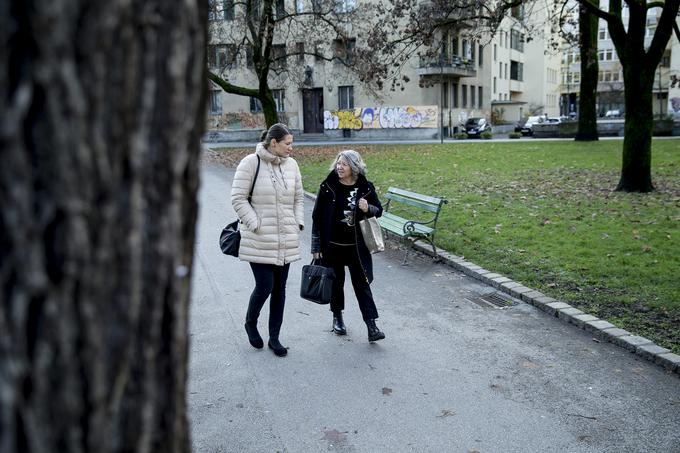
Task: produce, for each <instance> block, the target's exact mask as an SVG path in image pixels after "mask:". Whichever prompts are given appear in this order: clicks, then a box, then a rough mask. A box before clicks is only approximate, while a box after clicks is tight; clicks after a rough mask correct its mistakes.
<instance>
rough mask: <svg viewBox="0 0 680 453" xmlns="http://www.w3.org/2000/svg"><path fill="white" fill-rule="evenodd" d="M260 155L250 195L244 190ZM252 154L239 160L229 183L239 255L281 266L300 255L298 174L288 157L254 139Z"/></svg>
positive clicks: (301, 223) (301, 213)
mask: <svg viewBox="0 0 680 453" xmlns="http://www.w3.org/2000/svg"><path fill="white" fill-rule="evenodd" d="M255 154H257V156H260V159H261V161H260V172H259V174H258V175H257V181H255V188H254V190H253V198H252V199H251V203H252V205H251V203H248V193H249V192H250V186H251V184H252V180H253V177H254V176H255V171H256V169H257V156H256V155H255ZM255 154H250V155H248V156H246V157H244V158H243V160H241V162H240V163H239V164H238V167H237V168H236V174H235V175H234V182H233V184H232V187H231V204H232V206H233V207H234V210H235V211H236V214H237V215H238V218H239V219H241V247H240V249H239V258H240V259H241V260H244V261H248V262H251V263H262V264H274V265H276V266H283V265H284V264H286V263H290V262H293V261H296V260H299V259H300V231H301V230H302V228H303V227H304V199H303V197H304V194H303V191H302V177H301V176H300V169H299V167H298V164H297V162H296V161H295V159H293V158H292V157H279V156H276V155H274V154H273V153H271V152H269V151H268V150H267V149H266V148H265V147H264V144H263V143H258V145H257V147H256V149H255Z"/></svg>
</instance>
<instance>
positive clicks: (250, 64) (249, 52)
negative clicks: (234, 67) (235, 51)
mask: <svg viewBox="0 0 680 453" xmlns="http://www.w3.org/2000/svg"><path fill="white" fill-rule="evenodd" d="M253 66H255V62H254V61H253V48H252V47H250V46H247V47H246V67H248V68H252V67H253Z"/></svg>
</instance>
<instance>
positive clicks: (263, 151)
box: [255, 142, 288, 165]
mask: <svg viewBox="0 0 680 453" xmlns="http://www.w3.org/2000/svg"><path fill="white" fill-rule="evenodd" d="M255 153H256V154H257V155H258V156H260V159H262V160H263V161H265V162H270V163H272V164H275V165H281V164H282V163H284V162H285V161H286V159H288V158H287V157H279V156H277V155H276V154H274V153H272V152H271V151H269V150H268V149H267V148H265V147H264V143H263V142H261V143H258V144H257V146H256V147H255Z"/></svg>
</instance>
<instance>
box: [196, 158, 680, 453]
mask: <svg viewBox="0 0 680 453" xmlns="http://www.w3.org/2000/svg"><path fill="white" fill-rule="evenodd" d="M232 176H233V170H230V169H226V168H224V167H223V166H221V165H216V164H205V165H204V166H203V169H202V186H201V192H200V203H201V210H200V220H199V224H198V238H197V245H196V261H195V266H194V275H193V294H192V307H191V362H190V376H189V392H190V394H189V410H190V417H191V421H192V426H193V433H192V434H193V444H194V451H196V452H200V453H203V452H207V453H217V452H290V453H299V452H320V451H340V452H373V453H375V452H413V451H418V452H472V451H478V452H481V453H489V452H503V453H507V452H623V451H625V452H657V451H658V452H675V453H680V429H679V428H678V427H679V426H680V379H679V378H678V376H677V375H676V374H672V373H667V372H665V371H664V370H663V369H662V368H661V367H659V366H657V365H654V364H653V363H650V362H648V361H646V360H644V359H642V358H640V357H639V356H637V355H635V354H631V353H629V352H627V351H625V350H624V349H622V348H620V347H617V346H615V345H613V344H610V343H606V342H598V341H594V339H593V336H592V334H591V333H589V332H586V331H584V330H581V329H577V328H575V327H574V326H572V325H569V324H567V323H565V322H563V321H560V320H558V319H557V318H555V317H551V316H549V315H547V314H546V313H544V312H542V311H540V310H538V309H536V308H535V307H533V306H531V305H529V304H526V303H524V302H521V301H515V302H517V304H516V305H514V306H512V307H511V308H505V309H499V308H493V307H492V306H491V305H489V304H486V303H484V302H483V301H481V300H480V297H481V296H485V295H489V294H492V293H495V292H496V290H495V289H494V288H493V287H491V286H488V285H485V284H483V283H481V282H480V281H478V280H475V279H472V278H470V277H468V276H466V275H464V274H462V273H460V272H458V271H456V270H454V269H452V268H450V267H448V266H445V265H443V264H436V263H432V261H431V260H430V259H429V258H427V257H424V256H422V255H412V256H411V257H410V258H409V265H408V266H401V265H400V262H401V259H402V257H403V250H398V249H396V248H395V247H394V246H393V247H390V248H388V250H387V251H386V252H385V253H382V254H379V255H376V256H375V260H374V266H375V275H376V279H375V282H374V284H373V291H374V294H375V296H376V301H377V306H378V310H379V311H380V314H381V317H380V319H379V321H378V324H379V326H380V327H381V329H383V330H384V331H385V333H386V335H387V339H385V340H383V341H380V342H377V343H374V344H369V343H368V342H367V339H366V329H365V326H364V324H363V322H362V321H361V317H360V314H359V310H358V307H357V304H356V300H355V299H354V297H353V293H352V291H351V288H350V285H349V283H348V284H347V288H346V292H347V294H348V300H347V304H346V305H347V309H346V323H347V326H348V330H349V335H348V336H347V337H338V336H335V335H334V334H333V333H332V332H330V313H329V311H328V309H327V308H326V307H322V306H318V305H315V304H312V303H310V302H307V301H304V300H302V299H300V298H299V297H298V295H297V294H298V292H299V280H300V269H301V267H302V264H303V263H304V262H306V261H307V260H306V258H305V259H304V260H303V262H297V263H294V264H292V266H291V272H290V277H289V283H288V300H287V307H286V314H285V320H284V325H283V332H282V337H281V341H282V343H283V344H285V345H286V346H288V347H289V348H290V349H289V355H288V357H286V358H278V357H276V356H274V354H273V353H272V352H271V351H268V350H266V349H264V350H255V349H253V348H252V347H251V346H250V345H249V344H248V342H247V338H246V336H245V332H244V330H243V319H244V317H245V311H246V306H247V299H248V296H249V293H250V291H251V290H252V286H253V281H252V276H251V273H250V269H249V266H248V264H247V263H243V262H240V261H238V260H237V259H234V258H232V257H226V256H224V255H222V254H221V253H220V251H219V249H218V245H217V237H218V234H219V231H220V229H221V227H222V226H223V225H224V224H226V223H227V221H228V220H230V219H232V218H233V217H235V214H234V213H233V211H232V209H231V207H230V205H229V193H230V184H231V177H232ZM311 207H312V203H311V202H308V203H307V205H306V212H307V217H308V220H307V222H308V223H309V222H311V220H309V215H310V213H311ZM308 226H309V225H308ZM303 250H304V251H305V252H308V250H309V229H307V230H306V232H305V234H303ZM305 256H308V255H307V253H305ZM266 319H267V312H266V310H265V312H264V313H263V316H262V318H261V331H262V332H266V327H265V326H266ZM265 340H266V337H265Z"/></svg>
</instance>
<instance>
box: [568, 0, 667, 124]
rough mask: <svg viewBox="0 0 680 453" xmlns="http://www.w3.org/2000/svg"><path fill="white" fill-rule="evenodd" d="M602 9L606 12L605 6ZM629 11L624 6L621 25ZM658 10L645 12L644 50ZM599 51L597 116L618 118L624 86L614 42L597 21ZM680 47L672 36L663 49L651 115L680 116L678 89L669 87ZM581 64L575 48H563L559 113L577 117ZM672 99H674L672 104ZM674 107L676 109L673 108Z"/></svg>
mask: <svg viewBox="0 0 680 453" xmlns="http://www.w3.org/2000/svg"><path fill="white" fill-rule="evenodd" d="M601 7H602V8H604V9H606V8H607V4H606V3H605V4H604V6H601ZM628 13H629V10H628V8H627V5H626V3H625V2H624V3H623V9H622V16H623V21H624V23H626V22H627V18H628ZM659 15H660V11H659V9H658V8H656V9H649V10H648V13H647V27H646V31H645V47H648V46H649V45H650V43H651V41H652V38H653V36H654V33H655V31H656V24H657V22H658V19H659ZM597 38H598V39H597V49H598V65H599V71H598V84H597V113H598V115H599V116H600V117H605V118H607V117H615V118H620V117H623V115H624V114H625V112H624V107H625V103H624V85H623V68H622V66H621V62H620V61H619V59H618V56H617V54H616V49H615V48H614V43H613V42H612V40H611V38H610V36H609V30H608V29H607V23H606V22H605V21H604V20H602V19H600V20H599V22H598V34H597ZM679 51H680V46H679V44H678V39H677V37H676V36H675V35H673V36H671V39H670V41H669V43H668V45H667V47H666V51H665V52H664V55H663V57H662V59H661V62H660V63H659V66H658V67H657V69H656V76H655V82H654V87H653V94H654V103H653V109H654V115H655V116H657V115H659V116H665V115H668V114H673V113H674V112H675V114H676V115H677V114H680V99H678V98H679V97H680V90H678V89H677V88H676V89H673V88H672V87H671V80H672V76H673V75H676V77H677V75H680V56H678V52H679ZM580 65H581V62H580V54H579V49H578V47H576V46H573V47H569V46H566V45H565V46H564V47H563V49H562V65H561V76H562V85H561V90H560V91H561V96H560V114H561V115H564V116H571V117H573V116H575V115H577V114H578V93H579V84H580V81H581V66H580ZM672 99H676V101H675V103H673V101H672ZM673 105H676V107H673Z"/></svg>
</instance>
